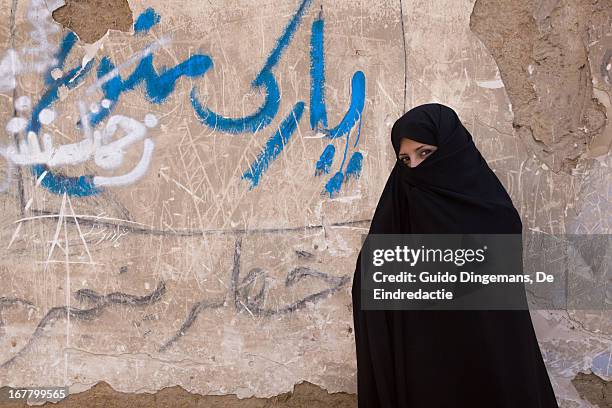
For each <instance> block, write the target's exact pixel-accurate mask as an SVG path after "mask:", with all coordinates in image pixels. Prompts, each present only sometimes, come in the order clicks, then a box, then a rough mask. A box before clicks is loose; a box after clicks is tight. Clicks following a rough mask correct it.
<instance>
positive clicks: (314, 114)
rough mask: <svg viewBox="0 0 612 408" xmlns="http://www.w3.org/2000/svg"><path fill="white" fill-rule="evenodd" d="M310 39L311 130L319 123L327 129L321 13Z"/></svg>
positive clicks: (313, 24) (314, 24) (313, 25)
mask: <svg viewBox="0 0 612 408" xmlns="http://www.w3.org/2000/svg"><path fill="white" fill-rule="evenodd" d="M311 32H312V34H311V37H310V78H311V85H310V128H311V129H316V128H317V126H318V125H319V123H322V125H323V127H324V128H327V111H326V109H325V92H324V89H325V60H324V54H323V19H322V16H321V13H319V17H318V18H317V19H316V20H315V21H314V22H313V23H312V28H311Z"/></svg>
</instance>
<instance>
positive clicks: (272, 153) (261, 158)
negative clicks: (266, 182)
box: [241, 101, 304, 190]
mask: <svg viewBox="0 0 612 408" xmlns="http://www.w3.org/2000/svg"><path fill="white" fill-rule="evenodd" d="M303 112H304V102H302V101H300V102H298V103H296V104H295V106H294V107H293V110H292V111H291V112H290V113H289V115H287V117H286V118H285V119H284V120H283V122H282V123H281V125H280V126H279V128H278V130H277V131H276V132H275V133H274V135H273V136H272V137H271V138H269V139H268V141H267V142H266V145H265V147H264V149H263V150H262V151H261V152H260V153H259V155H258V156H257V159H256V160H255V162H253V163H252V164H251V166H250V168H249V170H248V171H246V172H245V173H244V174H243V175H242V177H241V179H243V180H249V181H250V182H251V186H250V187H249V190H252V189H253V188H254V187H255V186H257V184H259V180H260V177H261V175H262V173H263V172H264V171H266V170H267V169H268V167H269V166H270V163H271V162H272V161H273V160H274V159H276V158H277V157H278V155H279V154H280V153H281V152H282V151H283V148H284V147H285V145H287V142H288V141H289V139H290V138H291V136H292V135H293V133H295V130H296V129H297V126H298V123H299V121H300V119H301V118H302V113H303Z"/></svg>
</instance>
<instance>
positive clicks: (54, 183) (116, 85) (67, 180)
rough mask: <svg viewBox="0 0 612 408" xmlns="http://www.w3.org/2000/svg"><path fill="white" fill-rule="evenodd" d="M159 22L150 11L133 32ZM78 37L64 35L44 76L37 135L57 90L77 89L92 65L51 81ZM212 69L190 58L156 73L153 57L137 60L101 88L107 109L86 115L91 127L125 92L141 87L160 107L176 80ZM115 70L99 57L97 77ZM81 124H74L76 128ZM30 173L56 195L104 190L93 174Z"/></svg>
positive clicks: (36, 168)
mask: <svg viewBox="0 0 612 408" xmlns="http://www.w3.org/2000/svg"><path fill="white" fill-rule="evenodd" d="M158 21H159V15H157V13H155V11H154V10H153V9H147V10H145V11H144V12H143V13H142V14H141V15H140V16H139V17H138V19H137V20H136V24H135V31H136V32H143V31H147V30H148V29H150V28H151V27H152V26H153V25H155V24H156V23H157V22H158ZM77 40H78V38H77V36H76V35H75V34H74V33H73V32H69V33H67V34H66V35H65V36H64V38H63V40H62V42H61V46H60V49H59V51H58V53H57V55H56V58H57V61H58V63H57V64H56V65H55V66H52V67H50V68H49V69H48V70H47V71H46V72H45V74H44V79H45V84H46V85H47V90H46V91H45V93H44V94H43V96H42V97H41V99H40V100H39V102H38V103H37V104H36V105H35V106H34V108H33V109H32V117H31V119H30V122H29V123H28V128H27V130H28V131H33V132H35V133H38V132H39V131H40V128H41V124H40V121H39V118H38V116H39V114H40V112H41V111H42V110H43V109H45V108H48V107H50V106H51V105H53V103H55V102H56V101H57V100H58V98H59V93H58V89H59V88H60V87H61V86H66V87H67V88H68V89H72V88H74V87H75V86H77V85H78V84H79V83H81V82H82V80H83V79H84V78H85V76H86V75H87V74H88V73H89V72H90V70H91V68H92V67H93V65H94V61H95V60H94V59H92V60H90V61H89V62H88V63H87V64H86V65H85V67H82V66H77V67H75V68H72V69H70V70H68V71H67V72H66V73H65V74H64V75H63V76H62V77H61V78H59V79H57V80H55V79H53V77H52V75H51V72H52V71H53V70H54V69H60V70H63V67H64V64H65V62H66V58H67V56H68V55H69V54H70V51H71V50H72V48H73V47H74V45H75V44H76V41H77ZM211 66H212V59H211V58H210V57H209V56H207V55H199V54H197V55H193V56H191V57H189V58H188V59H187V60H185V61H183V62H181V63H180V64H178V65H177V66H175V67H173V68H170V69H166V68H164V69H161V70H160V73H158V72H157V71H156V70H155V68H154V67H153V55H148V56H147V57H145V58H143V59H142V60H140V62H139V64H138V66H137V67H136V69H135V70H134V71H133V72H132V74H130V76H129V77H128V78H127V79H126V80H123V79H122V78H121V76H120V75H117V76H115V77H113V78H111V79H110V80H109V81H108V82H106V83H104V84H103V85H102V91H103V93H104V97H105V98H106V99H108V100H110V102H111V104H110V107H108V108H105V107H100V110H99V111H98V112H97V113H91V114H90V115H89V121H90V124H91V126H92V127H95V126H96V125H98V124H99V123H100V122H101V121H103V120H104V119H105V118H106V117H107V116H108V115H109V114H110V112H111V111H112V109H113V108H114V107H115V105H116V103H117V101H118V100H119V98H120V96H121V94H122V93H123V92H126V91H131V90H133V89H134V88H135V87H136V86H138V85H140V84H144V87H145V94H146V97H147V99H148V100H149V101H150V102H151V103H156V104H160V103H162V102H164V101H165V100H166V98H167V97H168V95H169V94H170V93H172V92H173V91H174V88H175V84H176V81H177V80H178V79H179V78H180V77H182V76H187V77H190V78H194V77H200V76H202V75H204V74H205V73H206V71H207V70H208V69H209V68H210V67H211ZM114 68H115V66H114V64H113V63H112V62H111V60H110V59H109V58H108V57H104V58H102V60H101V61H100V64H99V65H98V69H97V77H98V78H101V77H102V76H104V75H106V74H107V73H109V72H110V71H112V70H113V69H114ZM79 124H80V121H79V122H78V123H77V126H78V125H79ZM31 170H32V174H33V175H34V176H36V177H37V178H38V177H40V176H41V175H42V174H44V173H45V172H46V174H45V176H44V178H43V179H42V180H41V185H42V186H43V187H45V188H47V189H48V190H49V191H50V192H53V193H55V194H63V193H67V194H69V195H72V196H79V197H84V196H90V195H94V194H98V193H100V192H101V191H103V189H102V188H99V187H96V186H95V185H94V183H93V178H94V176H93V175H83V176H78V177H68V176H65V175H62V174H54V173H53V172H52V171H51V170H50V169H49V168H48V166H46V165H42V164H37V165H33V166H32V167H31Z"/></svg>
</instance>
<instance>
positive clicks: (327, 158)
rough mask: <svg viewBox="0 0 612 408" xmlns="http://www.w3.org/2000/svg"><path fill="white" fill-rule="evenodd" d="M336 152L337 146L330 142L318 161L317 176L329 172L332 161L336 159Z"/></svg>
mask: <svg viewBox="0 0 612 408" xmlns="http://www.w3.org/2000/svg"><path fill="white" fill-rule="evenodd" d="M335 153H336V147H335V146H334V145H333V144H331V143H330V144H328V145H327V146H325V149H324V150H323V153H321V156H320V157H319V160H318V161H317V165H316V168H315V176H320V175H322V174H328V173H329V170H330V168H331V165H332V162H333V161H334V154H335Z"/></svg>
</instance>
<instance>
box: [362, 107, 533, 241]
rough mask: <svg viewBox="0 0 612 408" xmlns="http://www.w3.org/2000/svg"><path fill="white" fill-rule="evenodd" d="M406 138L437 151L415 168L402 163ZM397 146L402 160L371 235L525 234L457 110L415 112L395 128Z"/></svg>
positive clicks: (393, 135)
mask: <svg viewBox="0 0 612 408" xmlns="http://www.w3.org/2000/svg"><path fill="white" fill-rule="evenodd" d="M404 137H406V138H409V139H412V140H415V141H417V142H420V143H425V144H429V145H433V146H437V149H436V150H435V151H434V152H433V153H431V154H430V155H429V156H428V157H427V158H426V159H425V160H423V161H422V162H421V163H420V164H419V165H418V166H416V167H413V168H410V167H408V166H407V165H405V164H404V163H402V162H401V161H400V160H399V158H398V155H399V149H400V141H401V139H402V138H404ZM391 143H392V144H393V149H394V150H395V156H396V158H397V160H396V163H395V166H394V167H393V170H392V171H391V174H390V176H389V179H388V180H387V184H386V186H385V188H384V191H383V193H382V195H381V198H380V201H379V203H378V206H377V208H376V211H375V213H374V217H373V220H372V224H371V229H370V233H393V231H397V232H396V233H415V234H428V233H445V234H451V233H461V234H468V233H474V234H476V233H483V234H485V233H500V234H501V233H519V234H520V233H521V231H522V223H521V219H520V216H519V214H518V212H517V211H516V209H515V208H514V206H513V204H512V200H511V199H510V197H509V195H508V193H507V192H506V190H505V188H504V187H503V185H502V184H501V182H500V181H499V179H498V178H497V176H496V175H495V173H493V171H492V170H491V169H490V168H489V166H488V165H487V162H486V161H485V160H484V158H483V157H482V155H481V154H480V152H479V151H478V149H477V148H476V146H475V145H474V141H473V140H472V135H471V134H470V132H469V131H468V130H467V129H466V128H465V127H464V126H463V124H462V123H461V121H460V120H459V117H458V116H457V114H456V113H455V111H454V110H453V109H452V108H450V107H448V106H445V105H442V104H439V103H428V104H424V105H420V106H417V107H416V108H413V109H411V110H410V111H408V112H407V113H405V114H404V115H403V116H402V117H401V118H399V119H398V120H397V121H396V122H395V123H394V125H393V128H392V129H391Z"/></svg>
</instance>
